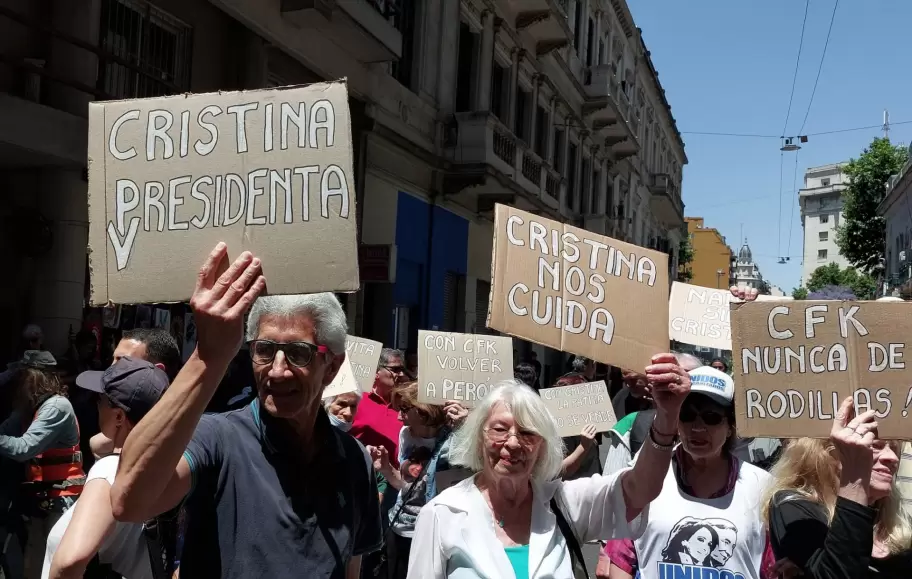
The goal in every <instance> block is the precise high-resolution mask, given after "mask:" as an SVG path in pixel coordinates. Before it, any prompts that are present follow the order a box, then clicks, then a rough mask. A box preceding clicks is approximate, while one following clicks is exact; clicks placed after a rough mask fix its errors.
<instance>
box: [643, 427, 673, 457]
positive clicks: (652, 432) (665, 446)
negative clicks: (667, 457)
mask: <svg viewBox="0 0 912 579" xmlns="http://www.w3.org/2000/svg"><path fill="white" fill-rule="evenodd" d="M656 434H659V435H661V434H662V433H661V432H659V431H658V430H656V429H655V428H654V427H650V428H649V443H650V444H651V445H652V447H653V448H654V449H656V450H660V451H662V452H671V451H672V450H674V445H675V441H676V439H677V436H674V437H672V439H671V443H670V444H660V443H659V442H658V441H657V440H656V439H655V435H656Z"/></svg>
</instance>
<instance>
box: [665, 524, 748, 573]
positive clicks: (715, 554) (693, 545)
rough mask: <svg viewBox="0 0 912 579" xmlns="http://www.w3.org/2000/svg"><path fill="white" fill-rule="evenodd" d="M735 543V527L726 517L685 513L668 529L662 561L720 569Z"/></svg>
mask: <svg viewBox="0 0 912 579" xmlns="http://www.w3.org/2000/svg"><path fill="white" fill-rule="evenodd" d="M737 544H738V528H737V527H736V526H735V525H734V524H733V523H731V522H730V521H727V520H725V519H697V518H694V517H685V518H683V519H681V520H680V521H678V522H677V523H675V526H674V527H673V528H672V529H671V533H669V535H668V542H667V543H666V544H665V548H664V549H662V561H663V562H665V563H676V564H678V565H694V566H698V567H712V568H715V569H721V568H723V567H724V566H725V564H726V563H728V560H729V559H731V556H732V554H733V553H734V552H735V547H736V546H737Z"/></svg>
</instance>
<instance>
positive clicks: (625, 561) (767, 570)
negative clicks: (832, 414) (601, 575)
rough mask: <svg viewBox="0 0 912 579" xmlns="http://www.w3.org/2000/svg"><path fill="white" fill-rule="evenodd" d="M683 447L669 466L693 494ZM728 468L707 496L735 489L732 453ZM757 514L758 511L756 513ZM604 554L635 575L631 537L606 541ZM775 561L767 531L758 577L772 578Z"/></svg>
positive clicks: (622, 568) (634, 551)
mask: <svg viewBox="0 0 912 579" xmlns="http://www.w3.org/2000/svg"><path fill="white" fill-rule="evenodd" d="M683 453H684V449H682V448H681V447H680V446H679V447H678V448H677V449H676V450H675V454H674V457H673V460H672V463H671V468H672V469H674V473H675V478H677V479H678V486H679V487H681V490H682V491H684V492H685V493H688V494H693V491H692V490H691V488H690V486H689V485H687V484H685V483H684V481H683V477H682V473H681V470H680V464H681V462H682V455H683ZM728 464H729V469H728V473H729V474H728V480H727V481H726V483H725V487H724V488H723V489H721V490H720V491H719V492H717V493H715V494H713V495H712V496H710V497H709V498H711V499H714V498H719V497H724V496H725V495H727V494H729V493H730V492H732V491H734V490H735V484H736V483H737V482H738V459H737V458H735V457H734V455H731V456H729V463H728ZM758 515H759V513H758ZM603 552H604V554H605V556H606V557H608V559H610V560H611V563H612V564H613V565H614V566H616V567H618V568H619V569H621V570H622V571H624V572H625V573H627V574H629V575H633V576H636V571H637V569H638V568H639V561H638V557H637V552H636V548H635V546H634V544H633V540H631V539H614V540H612V541H608V542H607V544H606V545H605V549H604V551H603ZM775 563H776V558H775V556H774V555H773V550H772V548H771V547H770V542H769V534H768V533H767V537H766V545H765V546H764V549H763V561H762V563H761V564H760V577H761V579H774V578H775V575H774V574H773V572H772V567H773V565H775Z"/></svg>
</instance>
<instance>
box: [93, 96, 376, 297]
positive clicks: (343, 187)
mask: <svg viewBox="0 0 912 579" xmlns="http://www.w3.org/2000/svg"><path fill="white" fill-rule="evenodd" d="M88 157H89V158H88V167H89V246H90V256H89V257H90V262H91V263H90V265H91V268H90V271H91V303H92V304H95V305H100V304H106V303H108V302H109V301H110V302H114V303H152V302H176V301H186V300H187V299H188V298H189V297H190V294H191V292H192V291H193V288H194V286H195V284H196V277H197V274H198V271H199V267H200V264H202V263H203V261H204V259H205V258H206V256H207V255H208V254H209V252H210V251H212V248H213V247H215V245H216V243H218V242H219V241H224V242H225V243H227V244H228V249H229V251H230V253H231V256H230V257H231V259H234V257H235V256H237V255H238V254H239V253H241V252H242V251H244V250H249V251H252V252H253V253H254V254H256V255H257V256H259V257H260V258H261V259H262V260H263V268H264V273H265V275H266V276H267V278H268V279H269V292H270V293H271V294H290V293H311V292H319V291H355V290H357V289H358V288H359V282H358V255H357V239H356V223H355V215H356V211H355V191H354V180H353V177H352V145H351V118H350V114H349V109H348V91H347V89H346V86H345V83H344V82H333V83H320V84H314V85H310V86H304V87H291V88H284V89H279V88H271V89H265V90H257V91H247V92H221V93H212V94H183V95H176V96H168V97H160V98H149V99H134V100H119V101H98V102H93V103H90V104H89V147H88Z"/></svg>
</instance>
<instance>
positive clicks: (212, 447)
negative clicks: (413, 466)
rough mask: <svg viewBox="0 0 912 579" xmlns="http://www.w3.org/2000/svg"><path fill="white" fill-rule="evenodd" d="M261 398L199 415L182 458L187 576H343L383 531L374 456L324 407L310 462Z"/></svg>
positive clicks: (183, 568)
mask: <svg viewBox="0 0 912 579" xmlns="http://www.w3.org/2000/svg"><path fill="white" fill-rule="evenodd" d="M273 420H274V419H272V418H271V417H270V416H268V415H261V412H260V404H259V400H254V401H253V402H252V403H251V404H250V405H248V406H246V407H245V408H243V409H241V410H235V411H233V412H227V413H225V414H208V415H205V416H203V417H202V419H200V423H199V426H197V429H196V432H195V433H194V435H193V439H192V440H191V441H190V444H189V446H188V447H187V451H186V452H185V453H184V458H185V459H186V460H187V462H188V463H189V464H190V472H191V473H192V476H193V487H192V490H191V492H190V494H189V495H188V496H187V500H186V502H185V512H186V528H185V535H184V536H185V538H184V546H183V550H182V556H181V576H184V577H194V578H196V577H226V578H227V577H232V578H233V577H237V578H239V579H240V578H245V579H247V578H254V577H268V578H278V577H292V576H294V577H308V578H311V577H313V578H327V579H329V578H338V579H343V578H344V576H345V568H346V565H347V564H348V562H349V560H350V559H351V558H352V557H353V556H357V555H361V554H364V553H369V552H372V551H375V550H377V549H378V548H379V547H380V545H381V542H382V539H383V535H382V530H381V525H380V505H379V499H378V496H377V486H376V481H375V476H374V470H373V466H372V464H371V460H370V457H369V455H368V454H367V452H366V451H365V449H364V447H363V446H361V443H359V442H358V441H356V440H355V439H354V438H352V437H351V436H349V435H347V434H345V433H343V432H339V431H338V430H337V429H335V428H333V427H332V426H331V425H330V423H329V419H328V418H327V416H326V413H325V412H324V411H323V410H322V408H321V409H320V411H319V412H318V413H317V421H316V425H315V429H314V442H313V444H314V445H315V448H316V449H317V450H316V454H315V455H313V456H312V458H311V459H310V460H308V461H305V459H304V458H303V457H302V456H301V455H300V452H295V451H294V450H293V449H292V448H291V447H289V446H288V445H287V444H286V445H283V444H282V438H281V437H279V436H277V435H276V434H275V429H276V428H277V423H276V422H274V421H273Z"/></svg>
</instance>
